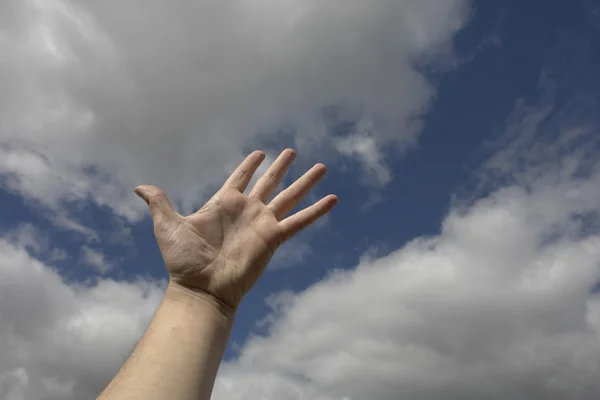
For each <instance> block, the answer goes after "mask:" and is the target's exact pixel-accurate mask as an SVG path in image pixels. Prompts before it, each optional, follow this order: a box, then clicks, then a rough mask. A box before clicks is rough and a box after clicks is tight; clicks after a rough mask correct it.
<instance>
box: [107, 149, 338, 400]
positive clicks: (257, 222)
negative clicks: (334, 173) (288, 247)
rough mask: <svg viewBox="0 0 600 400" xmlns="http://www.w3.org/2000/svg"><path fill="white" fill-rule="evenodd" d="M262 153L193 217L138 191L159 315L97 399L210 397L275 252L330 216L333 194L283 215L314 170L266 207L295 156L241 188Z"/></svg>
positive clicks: (321, 169)
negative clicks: (158, 260)
mask: <svg viewBox="0 0 600 400" xmlns="http://www.w3.org/2000/svg"><path fill="white" fill-rule="evenodd" d="M264 158H265V154H264V153H263V152H260V151H256V152H254V153H252V154H250V155H249V156H248V157H247V158H246V159H245V160H244V161H243V162H242V163H241V164H240V166H239V167H238V168H237V169H236V170H235V171H234V172H233V174H232V175H231V176H230V177H229V179H227V181H226V182H225V184H224V185H223V187H222V188H221V189H220V190H219V191H218V192H217V193H216V194H215V195H214V196H213V197H212V198H211V199H210V200H209V201H208V202H207V203H206V205H204V207H202V208H201V209H200V210H198V211H197V212H196V213H194V214H191V215H188V216H182V215H180V214H178V213H177V212H175V211H174V210H173V208H172V207H171V203H170V202H169V200H168V198H167V196H166V195H165V193H164V192H163V191H162V190H160V189H159V188H157V187H155V186H146V185H144V186H138V187H137V188H136V189H135V192H136V193H137V194H138V195H139V196H140V197H141V198H143V199H144V200H145V201H146V203H147V204H148V205H149V207H150V212H151V215H152V220H153V222H154V234H155V236H156V240H157V242H158V245H159V248H160V251H161V253H162V256H163V259H164V262H165V265H166V268H167V271H168V273H169V277H170V280H169V285H168V288H167V291H166V293H165V296H164V298H163V301H162V302H161V305H160V306H159V308H158V310H157V312H156V315H155V317H154V319H153V321H152V323H151V324H150V326H149V327H148V330H147V331H146V332H145V333H144V336H143V337H142V339H141V340H140V342H139V343H138V345H137V347H136V349H135V350H134V352H133V353H132V355H131V356H130V358H129V359H128V360H127V361H126V363H125V365H124V366H123V368H122V369H121V371H119V373H118V374H117V376H116V377H115V378H114V379H113V381H112V382H111V383H110V384H109V385H108V387H107V388H106V389H105V391H104V392H103V393H102V394H101V395H100V397H99V399H103V400H110V399H149V400H153V399H177V400H179V399H190V400H191V399H203V400H204V399H209V398H210V393H211V391H212V388H213V385H214V380H215V377H216V373H217V369H218V367H219V364H220V361H221V358H222V357H223V353H224V351H225V346H226V344H227V340H228V337H229V334H230V332H231V328H232V325H233V320H234V317H235V313H236V311H237V309H238V306H239V304H240V302H241V301H242V298H243V297H244V295H245V294H246V293H247V292H248V291H249V290H250V289H251V288H252V287H253V286H254V284H255V283H256V282H257V281H258V279H259V278H260V276H261V275H262V273H263V272H264V270H265V268H266V267H267V264H268V263H269V261H270V260H271V258H272V256H273V254H274V253H275V251H276V250H277V249H278V248H279V246H281V245H282V244H283V243H284V242H285V241H286V240H288V239H290V238H291V237H292V236H293V235H295V234H296V233H298V232H299V231H301V230H302V229H304V228H306V227H307V226H309V225H310V224H312V223H313V222H315V221H316V220H317V219H319V218H320V217H322V216H323V215H325V214H326V213H327V212H329V211H330V210H331V209H332V208H333V207H334V206H335V204H336V203H337V197H336V196H334V195H329V196H326V197H324V198H323V199H321V200H320V201H318V202H317V203H315V204H313V205H311V206H309V207H307V208H305V209H303V210H301V211H298V212H297V213H295V214H293V215H291V216H289V217H286V216H287V215H288V214H289V213H290V212H291V211H292V210H293V209H294V208H295V207H296V206H297V205H298V203H299V202H300V201H301V200H302V199H303V198H304V197H305V196H306V195H307V194H308V193H309V192H310V190H311V189H312V188H313V187H314V185H315V184H316V183H317V182H318V181H319V180H320V179H321V178H322V177H323V176H324V175H325V172H326V168H325V166H324V165H323V164H317V165H315V166H314V167H313V168H311V169H310V170H309V171H308V172H306V173H305V174H304V175H303V176H302V177H301V178H300V179H298V180H297V181H296V182H294V183H293V184H292V185H290V186H289V187H288V188H286V189H285V190H283V191H282V192H281V193H279V194H278V195H277V196H275V198H274V199H273V200H271V201H270V202H267V201H268V199H269V198H270V197H271V195H272V194H273V193H274V192H275V189H276V188H277V186H278V185H279V184H280V183H281V181H282V179H283V177H284V176H285V173H286V172H287V170H288V168H289V166H290V164H291V163H292V162H293V160H294V158H295V153H294V151H293V150H290V149H288V150H285V151H283V152H282V153H281V155H280V156H279V157H278V158H277V159H276V160H275V161H274V162H273V164H272V165H271V166H270V167H269V168H268V170H267V171H266V172H265V174H264V175H263V176H262V177H261V178H260V179H259V180H258V181H257V183H256V184H255V185H254V187H253V188H252V190H250V192H249V193H248V195H245V194H244V191H245V190H246V188H247V186H248V185H249V183H250V180H251V179H252V176H253V175H254V173H255V172H256V169H257V168H258V167H259V165H260V164H261V163H262V161H263V160H264Z"/></svg>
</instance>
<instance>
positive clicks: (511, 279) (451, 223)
mask: <svg viewBox="0 0 600 400" xmlns="http://www.w3.org/2000/svg"><path fill="white" fill-rule="evenodd" d="M551 100H552V99H545V100H543V101H542V102H541V104H538V105H535V106H530V105H527V104H525V103H520V104H518V106H517V109H516V111H515V113H514V115H513V116H512V117H511V118H510V119H509V123H508V127H507V132H506V134H505V135H503V136H504V137H503V138H502V141H503V148H502V149H501V150H500V151H497V152H496V153H495V154H494V155H493V156H492V157H491V158H490V160H489V161H488V162H487V163H485V164H484V166H483V167H482V170H481V171H480V174H479V175H480V177H487V178H488V179H491V178H490V177H491V176H494V177H495V182H496V183H495V185H493V186H495V188H494V190H492V191H490V192H488V194H487V195H485V196H484V197H478V198H476V199H471V200H470V201H461V202H456V204H455V205H454V206H453V207H452V208H451V210H450V212H449V213H448V215H447V216H446V217H445V219H444V220H443V222H442V225H441V232H440V234H439V235H436V236H433V237H423V238H417V239H415V240H413V241H411V242H410V243H408V244H406V245H405V246H403V247H402V248H401V249H398V250H396V251H395V252H392V253H391V254H389V255H388V256H385V257H382V258H379V259H374V258H373V257H364V258H363V259H362V260H361V263H360V264H359V265H358V266H357V267H356V268H355V269H353V270H341V271H335V272H333V273H332V274H331V276H330V277H329V278H327V279H325V280H323V281H321V282H319V283H318V284H315V285H314V286H312V287H310V288H309V289H307V290H306V291H303V292H301V293H297V294H295V295H294V294H290V293H289V292H286V293H283V294H282V296H281V298H280V299H279V301H278V300H277V299H273V298H271V299H270V300H269V304H272V305H273V313H272V314H271V315H270V316H269V317H268V318H267V319H266V321H270V323H271V326H270V329H269V331H268V333H267V334H266V335H265V336H257V337H254V338H252V339H250V340H249V341H248V343H247V344H246V345H245V346H244V347H243V350H242V351H241V353H240V356H239V358H238V359H237V360H234V361H231V362H229V363H227V364H225V365H224V366H223V368H222V369H221V372H220V378H219V380H218V383H217V387H216V389H215V396H214V398H215V399H217V400H218V399H259V398H260V399H276V398H287V399H297V400H304V399H327V400H333V399H336V400H341V399H365V398H369V399H392V398H403V399H437V398H460V399H481V398H485V399H507V398H511V399H563V398H578V399H594V398H596V397H597V394H598V393H599V392H600V384H599V383H598V380H597V376H598V374H599V373H600V362H599V361H598V360H600V341H599V339H600V324H599V321H600V297H599V295H598V294H594V293H592V289H593V287H594V286H595V284H596V282H598V281H600V224H598V222H599V221H600V201H599V200H598V199H600V162H599V161H598V158H597V146H596V147H595V146H593V145H594V144H595V142H594V141H595V139H594V138H595V136H596V131H595V130H594V129H591V128H590V126H587V128H588V129H587V130H586V131H585V132H584V131H581V125H580V124H577V125H575V126H572V125H570V124H567V125H565V124H561V123H558V122H559V120H560V121H562V122H563V123H564V122H565V121H566V120H568V119H569V118H566V117H567V115H565V112H564V111H565V110H564V109H562V110H560V109H559V110H556V109H553V107H552V103H548V101H551ZM546 106H548V107H549V108H548V107H546ZM550 111H552V112H550ZM555 115H559V116H560V117H559V120H557V119H556V118H555V117H554V116H555ZM554 131H557V132H558V133H557V132H554ZM574 132H577V133H576V134H575V133H574ZM555 133H556V134H555ZM584 139H585V140H584ZM591 149H595V150H591ZM500 160H501V162H500ZM499 166H501V168H499ZM499 182H500V184H499ZM502 182H503V183H502ZM490 183H491V181H490ZM490 186H492V185H490Z"/></svg>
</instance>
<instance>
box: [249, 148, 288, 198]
mask: <svg viewBox="0 0 600 400" xmlns="http://www.w3.org/2000/svg"><path fill="white" fill-rule="evenodd" d="M295 158H296V152H295V151H294V150H292V149H287V150H284V151H283V152H281V154H280V155H279V157H277V159H276V160H275V161H273V164H271V166H270V167H269V168H268V169H267V171H266V172H265V174H264V175H263V176H261V177H260V179H259V180H258V182H256V184H255V185H254V187H253V188H252V190H251V191H250V193H249V194H248V196H249V197H256V198H258V199H260V200H261V201H262V202H266V201H267V200H268V199H269V197H271V195H272V194H273V192H274V191H275V189H277V186H279V184H280V183H281V181H282V180H283V177H284V176H285V173H286V172H287V170H288V168H289V167H290V165H291V164H292V162H293V161H294V159H295Z"/></svg>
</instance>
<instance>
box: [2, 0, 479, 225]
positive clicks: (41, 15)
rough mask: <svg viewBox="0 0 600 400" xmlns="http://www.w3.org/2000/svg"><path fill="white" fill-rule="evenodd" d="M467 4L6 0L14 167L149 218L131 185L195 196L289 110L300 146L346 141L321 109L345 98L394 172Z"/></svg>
mask: <svg viewBox="0 0 600 400" xmlns="http://www.w3.org/2000/svg"><path fill="white" fill-rule="evenodd" d="M467 11H468V10H467V1H466V0H444V1H440V0H397V1H387V0H376V1H369V2H364V1H358V0H351V1H348V0H335V1H328V2H322V1H316V0H310V1H297V0H286V1H274V0H273V1H261V2H258V1H249V0H236V1H230V2H222V1H217V0H213V1H200V2H185V1H179V2H169V3H168V5H166V3H164V2H162V1H154V0H152V1H129V2H121V1H103V2H97V1H86V0H80V1H68V0H44V1H41V0H26V1H23V0H8V1H3V2H2V4H1V5H0V15H2V17H0V18H1V23H0V27H1V28H0V49H1V50H2V53H3V60H4V61H3V62H2V63H0V85H1V86H2V87H3V92H2V95H1V96H0V121H2V122H1V123H0V175H5V177H8V181H7V182H8V183H9V187H10V188H11V190H13V191H15V192H17V193H19V194H21V195H23V196H26V197H30V198H33V199H35V200H37V201H38V202H40V203H41V204H42V205H45V206H48V207H51V208H53V209H55V210H62V211H64V210H65V209H68V207H66V206H65V203H64V202H65V201H77V200H90V201H94V202H96V203H97V204H99V205H102V206H108V207H110V208H112V209H113V210H114V211H115V212H116V213H118V214H120V215H123V216H125V217H127V218H129V219H136V218H138V217H139V216H140V215H141V213H142V212H144V211H145V207H144V204H143V202H140V201H139V200H138V199H136V198H135V197H134V196H133V195H132V193H131V189H132V187H133V186H135V185H136V184H139V183H145V182H148V183H154V184H158V185H160V186H162V187H163V188H164V189H166V190H167V191H168V192H169V193H170V195H171V197H173V199H174V200H176V201H177V202H180V203H181V204H182V206H183V208H184V209H186V210H190V209H191V208H192V205H193V204H195V203H196V202H197V200H198V195H199V192H201V191H202V189H203V188H205V186H206V185H207V184H209V183H214V182H218V181H220V179H221V178H222V177H223V174H224V172H225V171H226V169H227V168H228V166H229V165H231V164H232V163H235V162H237V161H239V160H240V159H241V157H242V154H243V153H244V152H245V151H246V150H247V149H248V148H251V147H253V146H255V145H256V143H257V141H260V140H262V139H264V138H270V139H273V138H277V137H278V135H280V134H279V133H277V130H278V129H279V128H281V127H282V126H286V127H288V128H291V129H292V130H293V131H295V132H296V133H295V136H294V141H295V143H296V146H298V147H300V148H302V149H304V152H301V154H309V153H310V154H312V156H311V157H314V158H316V157H317V156H319V157H320V158H323V157H325V158H326V157H327V154H328V153H329V152H330V151H332V150H335V149H336V148H339V146H336V145H335V143H336V142H335V140H334V136H335V134H336V133H338V132H333V131H332V127H331V125H330V124H329V123H328V122H329V119H328V118H324V117H323V110H324V109H326V108H330V107H332V106H334V107H336V110H337V111H336V113H337V115H338V119H341V120H342V121H343V120H360V119H362V120H363V121H367V122H368V123H370V124H371V125H373V130H372V132H371V133H370V134H369V135H370V136H369V138H368V139H361V138H360V137H356V139H355V141H356V143H358V142H361V141H362V142H365V140H366V141H368V146H369V149H368V156H367V153H365V152H364V151H362V152H360V154H358V153H356V151H351V152H350V153H348V151H342V154H347V155H351V156H352V155H354V156H356V155H360V158H361V160H362V162H363V163H365V165H366V166H367V167H368V168H373V167H375V168H376V170H377V171H379V172H377V176H378V179H379V180H380V181H382V182H383V183H385V182H386V181H387V180H389V177H388V175H389V171H387V170H385V169H384V167H382V166H379V165H380V164H377V162H378V160H377V158H376V157H375V155H377V154H378V153H379V152H380V151H381V148H382V146H384V145H386V144H387V143H390V142H393V143H394V144H395V145H397V148H398V149H403V148H406V147H407V146H410V145H411V144H412V143H413V142H414V140H415V138H416V136H417V135H418V132H419V130H420V124H421V123H420V119H419V116H420V115H421V114H422V113H423V112H424V111H425V110H426V108H427V106H428V104H429V102H430V100H431V98H432V96H433V95H434V88H433V87H432V86H431V85H430V84H429V83H428V82H427V81H426V79H425V78H424V77H423V76H422V75H421V74H420V73H419V72H417V70H416V69H415V68H414V63H415V61H416V60H423V59H427V60H429V61H431V62H435V59H436V57H435V56H436V55H440V54H442V55H447V54H448V52H449V49H450V47H449V43H450V40H451V38H452V36H453V34H454V33H455V32H456V31H457V30H458V29H460V27H461V26H462V25H463V23H464V21H465V19H466V16H467ZM406 93H410V95H409V96H407V95H406ZM350 134H351V135H354V136H356V135H358V136H360V135H361V133H360V132H358V131H357V132H354V133H352V132H350ZM363 147H364V146H363ZM361 148H362V147H361ZM61 221H63V224H65V225H68V223H69V218H62V219H61ZM70 222H71V223H72V222H73V221H70ZM75 227H77V226H75ZM80 228H81V227H80Z"/></svg>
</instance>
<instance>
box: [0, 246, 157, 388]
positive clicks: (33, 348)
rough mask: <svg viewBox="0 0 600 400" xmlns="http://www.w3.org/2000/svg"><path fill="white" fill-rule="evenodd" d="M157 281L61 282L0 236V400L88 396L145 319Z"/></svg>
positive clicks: (112, 371) (152, 307)
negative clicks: (90, 285) (82, 283)
mask: <svg viewBox="0 0 600 400" xmlns="http://www.w3.org/2000/svg"><path fill="white" fill-rule="evenodd" d="M163 287H164V284H161V283H160V282H157V283H150V282H144V281H140V282H133V283H124V282H115V281H111V280H102V281H100V282H99V283H98V284H97V285H95V286H93V287H89V286H78V285H72V284H71V285H69V284H66V283H65V282H64V281H63V280H62V278H61V277H60V276H59V274H58V273H57V272H56V271H55V270H54V269H53V268H52V266H51V265H46V264H43V263H42V262H40V261H39V260H37V259H35V258H33V257H31V256H30V255H29V252H28V251H27V250H26V249H25V248H24V247H23V245H19V244H17V243H15V242H14V241H9V240H8V239H6V238H2V239H0V399H3V400H26V399H27V400H34V399H56V400H59V399H93V398H95V395H97V394H98V393H99V392H100V391H101V390H102V388H103V386H104V385H106V384H107V383H108V382H109V381H110V379H111V378H112V377H113V376H114V374H115V371H117V370H118V369H119V367H120V365H121V364H122V363H123V361H124V360H125V359H126V358H127V356H128V355H129V353H130V351H131V349H132V348H133V344H134V343H135V342H136V341H137V339H138V338H139V336H140V332H142V331H143V330H144V328H145V327H146V325H147V323H148V322H149V320H150V318H151V316H152V314H153V313H154V310H155V309H156V306H157V305H158V302H159V301H160V298H161V296H162V293H163Z"/></svg>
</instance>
